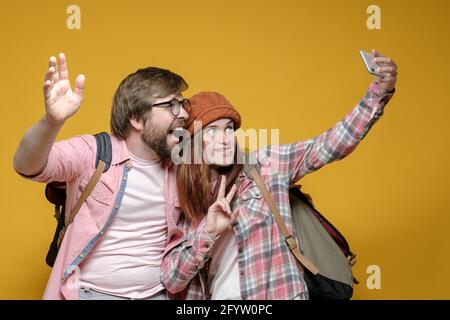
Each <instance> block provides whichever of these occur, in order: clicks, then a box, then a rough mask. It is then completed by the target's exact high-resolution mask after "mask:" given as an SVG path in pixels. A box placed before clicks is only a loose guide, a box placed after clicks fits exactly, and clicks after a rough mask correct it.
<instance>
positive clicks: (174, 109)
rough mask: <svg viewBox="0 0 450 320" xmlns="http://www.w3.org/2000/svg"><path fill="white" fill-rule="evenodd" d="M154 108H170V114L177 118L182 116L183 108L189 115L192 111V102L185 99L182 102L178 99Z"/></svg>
mask: <svg viewBox="0 0 450 320" xmlns="http://www.w3.org/2000/svg"><path fill="white" fill-rule="evenodd" d="M153 107H160V108H170V113H172V116H173V117H174V118H176V117H178V115H179V114H180V112H181V108H183V109H184V110H186V112H188V113H189V111H191V102H190V101H189V99H183V100H182V101H180V100H178V99H172V100H170V101H165V102H160V103H155V104H154V105H153Z"/></svg>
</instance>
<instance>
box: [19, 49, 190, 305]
mask: <svg viewBox="0 0 450 320" xmlns="http://www.w3.org/2000/svg"><path fill="white" fill-rule="evenodd" d="M84 83H85V78H84V76H83V75H79V76H78V77H77V79H76V83H75V87H74V90H73V91H72V89H71V86H70V83H69V76H68V69H67V62H66V58H65V56H64V54H60V55H59V66H58V64H57V61H56V58H55V57H51V58H50V61H49V68H48V70H47V73H46V75H45V82H44V85H43V89H44V98H45V115H44V116H43V118H42V119H41V120H40V121H39V122H37V123H36V124H35V125H34V126H33V127H31V128H30V129H29V130H28V131H27V132H26V134H25V135H24V137H23V138H22V140H21V142H20V145H19V148H18V150H17V152H16V154H15V156H14V169H15V170H16V171H17V172H18V173H20V174H21V175H23V176H25V177H27V178H29V179H32V180H34V181H38V182H51V181H66V183H67V201H66V212H70V211H71V209H72V208H73V207H74V205H75V203H76V201H77V200H78V198H79V197H80V195H81V192H82V191H83V189H84V188H85V186H86V184H87V182H88V180H89V179H90V177H91V176H92V174H93V172H94V170H95V156H96V142H95V138H94V137H93V136H91V135H83V136H77V137H74V138H71V139H68V140H66V141H60V142H56V143H55V139H56V136H57V134H58V132H59V131H60V130H61V128H62V126H63V125H64V123H65V122H66V121H67V119H69V118H70V117H71V116H73V115H74V114H75V113H76V112H77V111H78V109H79V107H80V104H81V102H82V100H83V90H84ZM187 87H188V85H187V83H186V82H185V81H184V79H183V78H182V77H180V76H179V75H177V74H174V73H172V72H170V71H168V70H164V69H159V68H145V69H140V70H138V71H136V72H135V73H133V74H130V75H129V76H128V77H126V78H125V79H124V80H123V81H122V83H121V84H120V86H119V88H118V89H117V91H116V93H115V96H114V99H113V105H112V110H111V131H112V135H111V143H112V162H111V167H110V169H109V170H108V171H107V172H105V173H104V174H103V175H102V177H101V179H100V181H99V183H97V185H96V186H95V188H94V190H93V192H92V193H91V195H90V197H89V198H88V200H86V201H85V203H84V204H83V206H82V207H81V209H80V210H79V212H78V214H77V215H76V217H75V219H74V221H73V222H72V224H71V225H70V226H69V227H68V229H67V231H66V233H65V236H64V239H63V242H62V244H61V247H60V250H59V252H58V256H57V258H56V261H55V264H54V267H53V270H52V273H51V275H50V279H49V282H48V284H47V288H46V291H45V294H44V299H165V297H166V294H165V290H164V287H163V285H162V284H161V281H160V267H161V259H162V254H163V252H164V249H165V246H166V241H167V239H168V238H172V237H173V236H174V235H175V237H176V230H177V229H176V222H177V220H178V215H179V209H178V208H177V206H178V204H177V198H176V196H175V195H176V180H175V175H176V171H175V170H176V168H175V166H174V165H172V164H171V162H170V161H168V160H170V154H171V150H172V148H173V147H174V146H175V145H176V144H177V143H178V138H177V137H176V136H175V135H174V134H173V133H174V131H175V130H176V129H178V128H182V127H183V126H184V122H185V119H186V118H187V116H188V115H187V110H186V109H187V108H188V107H189V101H188V100H186V99H183V97H182V92H183V91H184V90H186V89H187ZM30 159H32V161H31V160H30Z"/></svg>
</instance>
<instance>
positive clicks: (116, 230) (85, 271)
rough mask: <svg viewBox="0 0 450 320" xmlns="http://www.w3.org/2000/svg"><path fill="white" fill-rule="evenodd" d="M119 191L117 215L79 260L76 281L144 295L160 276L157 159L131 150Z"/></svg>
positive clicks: (160, 171) (163, 227)
mask: <svg viewBox="0 0 450 320" xmlns="http://www.w3.org/2000/svg"><path fill="white" fill-rule="evenodd" d="M130 156H131V160H132V166H131V169H130V171H129V173H128V178H127V185H126V188H125V194H124V197H123V199H122V202H121V205H120V208H119V211H118V213H117V216H116V217H115V218H114V220H113V222H112V224H111V225H110V227H109V228H108V230H107V231H106V232H105V233H104V234H103V236H102V238H100V240H99V241H98V243H97V244H96V246H95V247H94V248H93V249H92V251H91V252H90V254H89V255H88V256H87V258H86V260H85V261H83V263H82V264H81V265H80V270H81V285H82V286H86V287H89V288H92V289H94V290H97V291H100V292H103V293H106V294H110V295H116V296H121V297H127V298H134V299H141V298H146V297H150V296H152V295H154V294H156V293H158V292H160V291H162V290H164V287H163V285H162V283H161V280H160V268H161V261H162V255H163V252H164V247H165V243H166V238H167V222H166V215H165V211H164V193H163V181H164V167H163V166H162V161H157V162H155V161H146V160H142V159H139V158H137V157H136V156H134V155H131V154H130Z"/></svg>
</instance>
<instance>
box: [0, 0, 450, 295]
mask: <svg viewBox="0 0 450 320" xmlns="http://www.w3.org/2000/svg"><path fill="white" fill-rule="evenodd" d="M71 4H77V5H78V6H79V7H80V8H81V30H68V29H67V27H66V19H67V17H68V16H69V14H67V13H66V8H67V7H68V6H69V5H71ZM371 4H376V5H379V6H380V7H381V19H382V29H381V30H369V29H368V28H367V27H366V19H367V17H368V14H367V13H366V9H367V7H368V6H369V5H371ZM449 12H450V2H448V1H430V0H428V1H417V0H416V1H406V0H396V1H381V0H378V1H363V0H352V1H350V0H347V1H299V0H291V1H287V0H264V1H256V0H251V1H249V0H240V1H238V0H234V1H217V0H208V1H206V0H201V1H200V0H191V1H182V0H172V1H153V0H149V1H136V0H131V1H99V0H96V1H92V0H91V1H87V0H78V1H75V2H72V1H61V0H59V1H5V0H2V4H1V12H0V21H1V22H0V23H1V28H0V42H1V51H0V66H1V69H0V70H1V79H0V90H1V108H0V110H1V118H0V119H1V123H2V126H1V128H2V133H1V134H0V143H1V157H0V166H1V179H0V184H1V185H0V188H1V189H0V191H1V192H0V197H1V201H0V212H1V232H0V246H1V248H0V253H1V256H0V262H1V263H0V298H2V299H40V298H41V296H42V293H43V290H44V288H45V284H46V281H47V278H48V276H49V272H50V268H48V267H47V266H46V265H45V261H44V259H45V254H46V252H47V248H48V245H49V243H50V240H51V237H52V235H53V232H54V228H55V225H56V224H55V220H54V218H53V216H52V210H53V209H52V206H51V205H50V204H49V203H47V201H46V200H45V198H44V196H43V188H44V186H43V185H40V184H36V183H31V182H28V181H25V180H23V179H21V178H20V177H19V176H18V175H16V174H15V173H14V171H13V170H12V157H13V154H14V152H15V149H16V147H17V145H18V143H19V141H20V138H21V136H22V135H23V133H24V132H25V131H26V130H27V129H28V128H29V127H30V126H31V125H32V124H33V123H35V122H36V121H37V120H39V119H40V117H41V116H42V115H43V113H44V107H43V98H42V89H41V86H42V81H43V76H44V72H45V70H46V68H47V59H48V57H49V56H50V55H56V54H58V53H59V52H61V51H63V52H65V53H66V54H67V57H68V61H69V68H70V69H69V70H70V72H71V78H72V80H73V79H74V77H75V75H76V74H78V73H84V74H85V75H86V78H87V81H86V94H85V101H84V103H83V105H82V107H81V109H80V110H79V112H78V113H77V114H76V115H75V116H74V117H73V118H71V119H70V120H69V121H68V122H67V123H66V125H65V126H64V128H63V130H62V131H61V133H60V135H59V136H58V139H63V138H68V137H71V136H73V135H76V134H83V133H97V132H100V131H103V130H109V112H110V106H111V100H112V95H113V93H114V91H115V89H116V87H117V86H118V84H119V82H120V81H121V80H122V79H123V78H124V77H125V76H126V75H127V74H129V73H131V72H134V71H135V70H136V69H137V68H139V67H145V66H160V67H164V68H169V69H171V70H173V71H175V72H177V73H179V74H181V75H183V77H184V78H185V79H186V80H187V82H188V83H189V84H190V88H189V90H188V91H187V96H190V95H192V94H193V93H196V92H198V91H202V90H217V91H219V92H222V93H223V94H224V95H225V96H227V97H228V98H229V100H230V101H231V102H232V103H234V104H235V105H236V106H237V108H238V109H239V110H240V112H241V114H242V117H243V126H244V128H279V129H280V130H281V131H280V132H281V133H280V137H281V142H282V143H286V142H292V141H295V140H302V139H306V138H310V137H312V136H314V135H317V134H319V133H321V132H322V131H324V130H325V129H328V128H329V127H330V126H332V125H333V124H334V123H335V122H337V121H338V120H340V119H341V118H342V117H343V116H344V115H345V114H346V113H347V112H348V111H350V110H351V109H352V108H353V106H354V105H355V104H356V103H357V102H358V101H359V99H360V98H361V97H362V95H363V94H364V92H365V90H366V87H367V86H368V84H369V83H370V81H371V77H370V76H369V74H368V73H367V72H366V70H365V68H364V66H363V64H362V61H361V58H360V57H359V54H358V51H359V50H360V49H365V50H370V49H372V48H377V49H379V50H380V51H381V52H382V53H384V54H386V55H389V56H391V57H392V58H393V59H394V60H395V61H396V62H397V64H398V66H399V80H398V85H397V93H396V95H395V96H394V98H393V99H392V101H391V102H390V104H389V105H388V107H387V109H386V112H385V115H384V116H383V118H382V119H381V120H380V121H379V122H378V123H377V124H376V125H375V126H374V127H373V130H372V131H371V132H370V134H369V135H368V136H367V137H366V139H365V140H364V141H363V143H362V144H361V145H360V146H359V148H358V149H357V150H356V151H355V152H354V153H353V154H352V155H350V156H349V157H348V158H347V159H345V160H344V161H342V162H338V163H335V164H332V165H330V166H328V167H325V168H324V169H322V170H320V171H319V172H317V173H314V174H312V175H310V176H308V177H306V178H305V179H304V181H303V185H304V190H305V191H307V192H309V193H310V194H311V195H312V196H313V198H314V201H315V203H316V205H317V206H318V208H319V209H320V210H321V211H322V212H323V213H324V214H325V215H326V216H327V217H328V218H329V219H330V220H331V221H333V223H335V225H337V227H338V228H339V229H340V230H341V231H342V232H343V234H344V235H345V236H346V237H347V239H348V240H349V242H350V244H351V247H352V249H353V250H354V251H355V252H356V253H357V254H358V258H359V259H358V263H357V264H356V266H355V268H354V270H355V275H356V277H357V278H358V279H359V280H360V281H361V284H360V285H359V286H357V287H356V289H355V294H354V298H355V299H449V298H450V289H449V286H450V280H449V277H448V274H449V268H450V257H449V254H448V253H449V250H450V241H449V234H450V227H449V222H450V216H449V213H450V210H449V209H450V204H449V193H448V190H449V188H448V185H449V181H450V172H449V165H448V164H449V157H450V152H449V136H450V134H449V132H450V131H449V130H448V126H449V125H450V122H449V116H450V112H449V103H448V101H449V92H450V90H449V88H448V84H449V81H448V77H449V74H450V72H449V71H450V62H449V59H448V58H449V54H448V52H449V41H448V39H449V27H450V19H449V16H448V15H449ZM370 265H378V266H380V268H381V289H380V290H369V289H368V288H367V286H366V279H367V278H368V276H369V275H368V274H367V273H366V269H367V267H368V266H370Z"/></svg>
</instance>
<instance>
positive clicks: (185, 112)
mask: <svg viewBox="0 0 450 320" xmlns="http://www.w3.org/2000/svg"><path fill="white" fill-rule="evenodd" d="M178 118H180V119H183V120H186V119H187V118H189V114H188V113H187V111H186V110H185V109H184V108H181V110H180V114H179V115H178Z"/></svg>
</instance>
